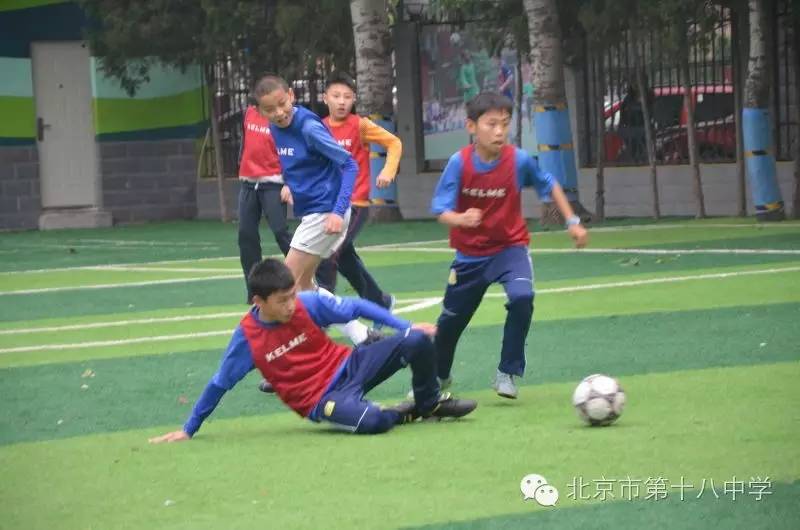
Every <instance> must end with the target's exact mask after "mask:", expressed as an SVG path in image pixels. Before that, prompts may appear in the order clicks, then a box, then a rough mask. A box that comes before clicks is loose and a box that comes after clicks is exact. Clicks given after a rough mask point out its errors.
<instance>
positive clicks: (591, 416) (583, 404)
mask: <svg viewBox="0 0 800 530" xmlns="http://www.w3.org/2000/svg"><path fill="white" fill-rule="evenodd" d="M572 404H573V405H574V406H575V410H577V411H578V416H580V417H581V419H582V420H583V421H585V422H586V423H588V424H589V425H593V426H597V425H611V424H612V423H614V421H615V420H616V419H617V418H619V417H620V415H621V414H622V409H623V407H624V406H625V391H624V390H622V387H621V386H619V383H618V382H617V380H616V379H614V378H613V377H609V376H607V375H603V374H592V375H590V376H588V377H585V378H584V379H583V381H581V382H580V384H578V387H577V388H576V389H575V392H574V393H573V394H572Z"/></svg>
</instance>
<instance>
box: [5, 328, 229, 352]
mask: <svg viewBox="0 0 800 530" xmlns="http://www.w3.org/2000/svg"><path fill="white" fill-rule="evenodd" d="M231 334H233V330H232V329H226V330H222V331H202V332H198V333H180V334H178V335H156V336H154V337H137V338H135V339H119V340H97V341H90V342H76V343H72V344H40V345H38V346H19V347H17V348H3V349H0V353H20V352H25V351H42V350H71V349H74V348H97V347H100V346H121V345H123V344H142V343H145V342H161V341H170V340H181V339H198V338H203V337H217V336H219V335H231Z"/></svg>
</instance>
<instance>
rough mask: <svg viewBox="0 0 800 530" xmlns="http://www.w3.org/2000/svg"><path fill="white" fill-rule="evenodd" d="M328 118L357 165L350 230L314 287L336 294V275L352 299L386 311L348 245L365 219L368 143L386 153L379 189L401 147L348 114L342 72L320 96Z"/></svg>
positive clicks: (388, 301) (348, 86) (351, 93)
mask: <svg viewBox="0 0 800 530" xmlns="http://www.w3.org/2000/svg"><path fill="white" fill-rule="evenodd" d="M323 98H324V100H325V104H326V105H328V111H329V115H328V116H327V117H326V118H325V119H323V120H322V122H323V123H324V124H325V125H326V126H327V127H328V129H329V130H330V131H331V134H332V135H333V137H334V139H336V141H337V143H338V144H339V145H340V146H342V147H343V148H344V149H346V150H347V151H348V152H349V153H350V154H351V155H352V156H353V158H354V159H355V161H356V163H357V164H358V176H357V177H356V181H355V184H354V186H353V195H352V197H351V202H350V204H351V214H350V225H349V226H348V228H347V235H346V236H345V240H344V243H342V246H341V247H339V249H338V250H337V251H336V252H334V253H333V254H332V255H331V257H330V258H328V259H327V260H324V261H323V262H322V263H320V266H319V268H318V269H317V283H319V285H320V286H322V287H324V288H326V289H328V290H329V291H331V292H334V291H335V290H336V271H337V269H338V271H339V272H340V273H342V276H344V277H345V278H347V281H348V282H349V283H350V285H351V286H353V289H354V290H355V291H356V293H358V296H360V297H361V298H364V299H366V300H369V301H370V302H373V303H375V304H378V305H381V306H383V307H386V308H391V306H392V297H391V295H389V294H387V293H384V292H383V291H382V290H381V288H380V287H379V286H378V283H377V282H376V281H375V279H374V278H373V277H372V275H371V274H370V273H369V271H368V270H367V269H366V267H365V266H364V262H363V261H361V257H359V255H358V253H357V252H356V249H355V246H354V243H355V239H356V237H358V234H359V232H361V229H362V228H363V227H364V223H365V222H366V221H367V218H368V217H369V205H370V201H369V192H370V165H369V155H370V151H369V144H370V143H375V144H378V145H381V146H382V147H384V148H385V149H386V164H385V165H384V167H383V170H382V171H381V173H380V174H379V175H378V176H377V179H376V184H377V186H378V187H379V188H383V187H386V186H388V185H389V184H391V183H392V181H393V180H394V178H395V176H397V167H398V164H399V163H400V155H401V153H402V149H403V146H402V144H401V143H400V139H399V138H398V137H397V136H395V135H393V134H392V133H390V132H389V131H387V130H386V129H384V128H383V127H380V126H379V125H376V124H375V123H373V122H372V120H370V119H369V118H365V117H362V116H359V115H358V114H353V112H352V111H353V105H354V104H355V101H356V85H355V82H354V81H353V79H352V78H351V77H350V76H349V75H347V74H345V73H344V72H337V73H335V74H333V75H332V76H331V78H330V80H329V81H328V83H327V86H326V88H325V94H324V96H323Z"/></svg>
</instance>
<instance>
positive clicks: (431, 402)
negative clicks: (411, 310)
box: [310, 330, 439, 434]
mask: <svg viewBox="0 0 800 530" xmlns="http://www.w3.org/2000/svg"><path fill="white" fill-rule="evenodd" d="M406 366H408V367H409V368H411V384H412V387H413V388H414V399H415V401H416V403H417V405H416V406H417V411H418V412H420V413H425V412H429V411H431V410H433V408H434V407H435V406H436V403H437V402H438V400H439V381H438V380H437V379H436V353H435V351H434V349H433V342H431V339H430V338H428V336H427V335H425V334H424V333H422V332H421V331H418V330H407V331H402V332H400V333H397V334H395V335H392V336H391V337H387V338H385V339H382V340H379V341H377V342H373V343H372V344H369V345H367V346H359V347H357V348H356V349H354V350H353V352H352V353H351V354H350V357H349V358H348V360H347V362H346V364H345V367H344V371H343V372H342V374H341V375H340V377H339V379H338V381H337V382H336V383H335V384H334V386H333V387H332V388H331V389H330V390H329V391H328V392H327V393H326V394H325V395H324V396H322V399H321V400H320V402H319V404H318V405H317V406H316V407H315V409H314V411H312V413H311V415H310V417H311V418H312V419H314V420H319V421H328V422H330V423H333V424H335V425H336V426H337V427H340V428H342V429H345V430H348V431H351V432H355V433H359V434H378V433H382V432H386V431H388V430H389V429H391V428H392V427H394V426H395V425H397V424H398V423H399V422H400V420H401V416H400V413H398V412H397V411H394V410H388V409H386V410H385V409H382V408H381V407H380V406H378V405H376V404H375V403H372V402H371V401H368V400H366V399H364V396H365V395H366V394H367V393H368V392H369V391H370V390H372V389H373V388H375V387H376V386H378V385H379V384H381V383H382V382H383V381H385V380H386V379H388V378H389V377H391V376H392V375H393V374H394V373H395V372H397V371H398V370H401V369H403V368H405V367H406Z"/></svg>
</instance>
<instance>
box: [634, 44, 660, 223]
mask: <svg viewBox="0 0 800 530" xmlns="http://www.w3.org/2000/svg"><path fill="white" fill-rule="evenodd" d="M639 42H640V40H639V34H638V32H634V38H633V46H634V52H633V58H634V69H635V70H636V89H637V90H638V91H639V103H640V104H641V106H642V117H643V118H644V139H645V142H646V145H647V163H648V164H649V165H650V185H651V186H652V188H653V190H652V191H653V218H654V219H660V218H661V205H660V202H659V200H658V169H657V168H656V146H655V140H654V134H653V122H652V121H651V120H650V98H649V97H648V94H649V93H650V88H649V87H648V86H647V83H646V82H645V79H644V66H643V64H642V57H641V55H640V53H639V52H640V49H639Z"/></svg>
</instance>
